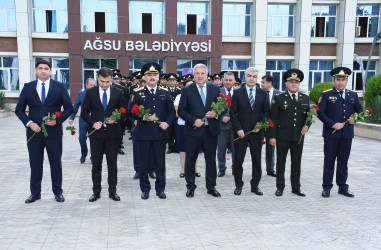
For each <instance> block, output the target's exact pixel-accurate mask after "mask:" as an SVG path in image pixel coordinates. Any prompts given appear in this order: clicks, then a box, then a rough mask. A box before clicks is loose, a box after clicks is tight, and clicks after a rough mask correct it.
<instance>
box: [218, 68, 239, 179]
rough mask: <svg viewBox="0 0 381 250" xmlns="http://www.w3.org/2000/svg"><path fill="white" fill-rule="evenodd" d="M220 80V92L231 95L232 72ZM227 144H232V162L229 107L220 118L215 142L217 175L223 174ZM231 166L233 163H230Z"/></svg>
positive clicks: (231, 132)
mask: <svg viewBox="0 0 381 250" xmlns="http://www.w3.org/2000/svg"><path fill="white" fill-rule="evenodd" d="M222 82H223V84H224V86H223V87H221V89H220V90H221V93H222V94H224V95H229V96H230V97H233V93H234V90H235V89H236V88H234V87H233V85H234V82H235V79H234V74H233V72H226V73H225V74H224V75H223V78H222ZM228 144H230V145H231V146H232V162H234V147H233V145H234V137H233V127H232V123H231V121H230V108H229V109H228V110H227V112H226V113H225V115H223V116H222V118H221V120H220V134H219V136H218V144H217V158H218V169H219V172H218V177H222V176H224V175H225V171H226V149H227V147H228ZM232 168H233V165H232Z"/></svg>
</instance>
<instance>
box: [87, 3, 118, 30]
mask: <svg viewBox="0 0 381 250" xmlns="http://www.w3.org/2000/svg"><path fill="white" fill-rule="evenodd" d="M81 3H82V4H81V19H82V31H83V32H106V33H118V13H117V11H118V8H117V0H82V1H81Z"/></svg>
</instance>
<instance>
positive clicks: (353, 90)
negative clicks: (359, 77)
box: [347, 89, 356, 92]
mask: <svg viewBox="0 0 381 250" xmlns="http://www.w3.org/2000/svg"><path fill="white" fill-rule="evenodd" d="M347 90H348V91H351V92H356V91H354V90H351V89H347Z"/></svg>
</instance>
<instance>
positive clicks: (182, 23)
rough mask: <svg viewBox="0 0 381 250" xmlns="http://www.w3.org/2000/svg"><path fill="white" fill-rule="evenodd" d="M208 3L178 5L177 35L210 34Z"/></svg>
mask: <svg viewBox="0 0 381 250" xmlns="http://www.w3.org/2000/svg"><path fill="white" fill-rule="evenodd" d="M208 8H209V7H208V3H203V2H197V3H188V2H178V3H177V34H179V35H207V34H208V15H209V11H208Z"/></svg>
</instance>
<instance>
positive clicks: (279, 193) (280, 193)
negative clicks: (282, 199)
mask: <svg viewBox="0 0 381 250" xmlns="http://www.w3.org/2000/svg"><path fill="white" fill-rule="evenodd" d="M275 195H276V196H282V195H283V189H281V188H278V189H277V190H276V191H275Z"/></svg>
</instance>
